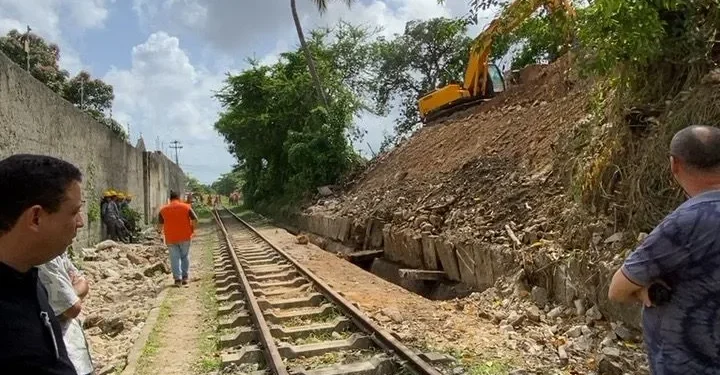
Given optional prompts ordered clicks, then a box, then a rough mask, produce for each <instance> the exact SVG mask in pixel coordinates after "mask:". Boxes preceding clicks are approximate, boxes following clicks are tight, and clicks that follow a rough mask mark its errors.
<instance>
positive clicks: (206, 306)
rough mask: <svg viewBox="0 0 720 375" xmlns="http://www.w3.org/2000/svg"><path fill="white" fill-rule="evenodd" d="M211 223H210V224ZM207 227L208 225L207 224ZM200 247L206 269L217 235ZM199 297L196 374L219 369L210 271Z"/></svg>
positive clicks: (204, 280)
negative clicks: (199, 331)
mask: <svg viewBox="0 0 720 375" xmlns="http://www.w3.org/2000/svg"><path fill="white" fill-rule="evenodd" d="M210 225H211V224H210ZM208 227H209V226H208ZM208 238H210V239H209V240H208V241H207V242H205V244H204V245H205V246H203V249H202V257H203V267H206V268H208V269H210V268H212V265H213V250H214V249H215V248H216V247H217V245H218V243H217V240H216V238H217V236H216V235H215V233H212V234H210V235H209V237H208ZM200 283H201V284H200V299H201V301H202V306H203V313H202V321H203V323H202V331H201V336H202V339H201V341H200V345H199V349H200V353H199V357H198V358H197V360H196V361H195V364H194V369H195V370H196V371H195V372H196V373H197V374H210V373H213V372H217V371H218V370H219V369H220V365H221V360H220V348H219V346H218V342H219V337H218V335H217V324H218V321H217V311H218V303H217V298H216V296H215V283H214V279H213V274H212V272H207V273H206V274H205V275H203V277H202V280H201V281H200Z"/></svg>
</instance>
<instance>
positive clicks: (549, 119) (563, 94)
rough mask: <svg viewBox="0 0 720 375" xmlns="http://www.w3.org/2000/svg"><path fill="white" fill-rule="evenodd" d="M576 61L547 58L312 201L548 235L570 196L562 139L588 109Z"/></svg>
mask: <svg viewBox="0 0 720 375" xmlns="http://www.w3.org/2000/svg"><path fill="white" fill-rule="evenodd" d="M567 66H569V62H568V61H566V60H561V61H558V62H557V63H555V64H553V65H548V66H546V67H545V68H544V69H543V70H542V71H541V72H540V73H539V74H538V75H537V76H536V79H535V80H534V81H532V82H525V83H523V84H521V85H517V86H513V87H511V88H509V89H508V90H507V91H506V92H505V93H503V94H500V95H498V97H496V98H494V99H493V100H492V101H490V102H487V103H483V104H481V105H479V106H476V107H474V108H471V109H468V110H466V111H464V112H460V113H456V114H454V115H453V117H452V118H451V119H450V120H447V121H444V122H443V123H435V124H432V125H430V126H426V127H425V128H423V129H421V130H420V131H418V132H417V133H416V134H415V135H414V136H413V137H412V138H411V139H409V140H408V141H407V142H405V143H404V144H402V145H400V146H399V147H397V148H396V149H394V150H393V151H392V152H390V153H389V154H386V155H383V157H381V158H379V159H378V160H377V161H376V163H374V165H372V166H371V167H370V168H368V170H366V171H365V173H363V174H362V175H361V176H360V177H359V178H358V179H357V180H356V181H355V183H354V184H353V185H352V186H351V187H350V188H349V189H348V190H347V192H346V193H345V194H344V195H343V196H342V197H340V198H336V199H331V200H321V201H320V202H319V203H320V204H319V205H316V206H315V207H312V208H310V209H309V210H308V211H310V212H317V211H322V212H325V213H329V214H338V215H342V216H350V217H359V218H367V217H377V218H380V219H382V220H384V221H385V222H393V223H394V224H397V225H399V226H401V227H403V226H405V227H407V226H413V227H415V228H417V229H418V230H423V231H432V232H433V233H441V232H445V231H448V230H453V231H455V232H458V233H465V234H467V235H468V236H472V237H475V238H482V237H488V236H489V237H491V238H493V237H496V236H500V237H502V236H505V235H506V233H505V232H506V231H502V233H500V230H502V229H503V228H504V227H505V225H507V224H510V227H511V228H512V229H513V230H521V231H522V230H525V229H527V228H528V227H532V228H533V231H534V233H533V234H529V235H528V238H534V237H537V236H540V237H551V236H552V232H554V231H555V230H556V229H557V228H553V226H552V225H550V224H549V220H548V219H547V217H548V216H551V215H553V214H555V213H556V212H555V210H556V209H557V208H558V207H560V206H561V205H559V204H554V203H553V202H556V203H559V202H560V201H563V200H564V199H565V198H564V196H563V192H564V191H565V189H564V188H563V182H564V178H563V177H564V176H561V175H560V173H559V171H562V170H565V169H567V168H566V167H565V166H564V165H562V163H561V162H560V161H559V160H557V159H558V158H557V155H556V153H555V149H556V148H557V146H558V145H560V144H561V143H563V142H566V139H564V138H563V137H564V136H565V135H566V134H568V132H569V129H571V128H572V126H573V125H574V124H575V123H577V122H578V121H581V120H582V119H583V118H584V117H585V116H586V111H585V109H586V103H587V94H586V92H585V85H582V84H578V83H580V82H579V81H577V80H576V79H574V78H573V77H572V74H570V73H569V72H568V71H567Z"/></svg>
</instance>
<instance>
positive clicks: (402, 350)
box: [218, 207, 442, 375]
mask: <svg viewBox="0 0 720 375" xmlns="http://www.w3.org/2000/svg"><path fill="white" fill-rule="evenodd" d="M223 209H225V210H226V211H227V212H229V213H230V215H232V216H233V217H234V218H235V219H237V220H238V221H239V222H240V223H241V224H243V225H244V226H245V227H247V228H248V229H249V230H250V231H251V232H253V233H254V234H255V235H257V236H258V237H260V238H261V239H262V240H263V241H265V242H266V243H267V244H268V245H269V246H270V247H272V248H273V250H275V251H277V252H278V253H279V254H280V255H281V256H282V257H283V258H285V259H286V260H287V261H288V262H290V263H291V264H292V265H293V266H295V267H296V268H297V269H298V270H299V271H300V273H302V274H303V275H304V276H305V277H307V278H308V279H309V280H310V281H311V282H312V283H314V284H315V286H316V287H318V288H319V289H320V293H322V294H323V295H325V297H327V298H328V299H330V300H331V301H332V302H334V303H335V304H336V305H338V306H339V307H340V308H341V309H343V310H344V311H345V313H346V314H347V315H348V316H349V317H350V319H351V320H352V321H353V322H354V323H355V325H357V326H358V327H359V328H361V329H362V330H363V331H365V333H367V334H369V335H370V337H371V338H372V339H373V341H375V343H376V344H378V345H379V346H380V347H381V348H383V349H385V350H387V351H392V352H394V353H395V354H396V355H397V356H398V357H399V358H400V359H401V360H403V361H405V366H407V367H409V369H410V370H412V372H414V373H415V374H417V375H442V373H441V372H439V371H438V370H436V369H435V368H434V367H433V366H432V365H430V364H429V363H427V362H425V361H424V360H423V359H422V358H420V357H419V356H418V355H417V354H415V353H414V352H413V351H412V350H410V349H409V348H408V347H407V346H405V345H403V344H402V343H401V342H400V341H398V340H397V339H395V337H393V336H392V335H391V334H390V333H389V332H387V331H385V330H384V329H382V328H381V327H380V326H378V325H377V324H375V323H374V322H373V321H372V320H370V319H369V318H368V317H367V316H365V314H363V313H362V312H361V311H360V310H359V309H358V308H356V307H355V306H354V305H353V304H352V303H350V302H349V301H347V300H346V299H345V298H344V297H343V296H341V295H340V294H339V293H337V292H336V291H334V290H332V288H330V286H328V285H327V284H325V282H323V281H322V280H320V279H319V278H318V277H317V276H315V274H314V273H312V271H310V270H309V269H307V268H305V267H304V266H303V265H301V264H300V263H298V262H297V261H295V259H293V258H292V257H291V256H290V255H288V254H287V253H286V252H285V251H283V250H281V249H280V248H278V247H277V246H275V244H273V243H272V242H271V241H270V240H269V239H268V238H267V237H265V236H263V235H262V234H261V233H260V232H259V231H258V230H257V229H255V228H254V227H253V226H251V225H250V224H248V223H247V222H246V221H245V220H243V219H241V218H240V217H239V216H238V215H236V214H235V213H234V212H232V211H230V210H228V209H227V208H224V207H223ZM218 217H219V216H218Z"/></svg>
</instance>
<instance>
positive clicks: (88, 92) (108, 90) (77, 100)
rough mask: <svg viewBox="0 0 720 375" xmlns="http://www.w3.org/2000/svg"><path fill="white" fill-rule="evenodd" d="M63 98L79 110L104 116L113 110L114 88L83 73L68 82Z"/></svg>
mask: <svg viewBox="0 0 720 375" xmlns="http://www.w3.org/2000/svg"><path fill="white" fill-rule="evenodd" d="M63 97H64V98H65V99H66V100H67V101H69V102H70V103H73V104H75V106H77V107H78V108H80V109H82V110H85V111H88V112H94V113H96V114H102V115H103V116H102V117H104V114H105V112H106V111H107V110H109V109H110V108H112V102H113V99H115V95H114V93H113V87H112V86H111V85H108V84H107V83H105V82H103V81H102V80H99V79H93V78H92V77H91V76H90V73H88V72H86V71H84V70H83V71H81V72H80V73H78V74H77V75H76V76H75V77H73V78H72V79H71V80H69V81H68V82H67V84H66V85H65V87H64V89H63Z"/></svg>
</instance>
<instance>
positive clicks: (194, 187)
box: [185, 174, 222, 195]
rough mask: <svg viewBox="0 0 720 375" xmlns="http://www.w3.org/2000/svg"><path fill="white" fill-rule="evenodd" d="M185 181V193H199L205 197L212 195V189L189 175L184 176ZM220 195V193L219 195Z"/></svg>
mask: <svg viewBox="0 0 720 375" xmlns="http://www.w3.org/2000/svg"><path fill="white" fill-rule="evenodd" d="M185 179H186V180H187V184H186V187H187V191H190V192H193V193H201V194H202V195H207V194H211V193H212V190H213V189H212V188H211V187H210V186H208V185H205V184H203V183H201V182H200V180H198V179H197V178H195V177H193V176H190V175H189V174H186V175H185ZM221 194H222V193H221Z"/></svg>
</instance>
